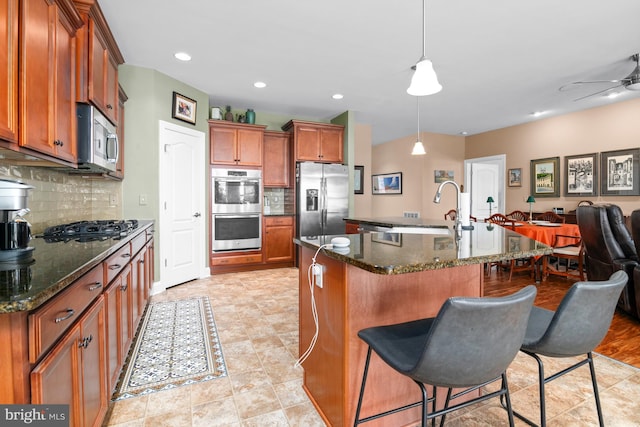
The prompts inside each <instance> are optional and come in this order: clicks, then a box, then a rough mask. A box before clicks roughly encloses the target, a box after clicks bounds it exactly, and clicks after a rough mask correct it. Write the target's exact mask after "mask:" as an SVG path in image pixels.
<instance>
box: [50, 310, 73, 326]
mask: <svg viewBox="0 0 640 427" xmlns="http://www.w3.org/2000/svg"><path fill="white" fill-rule="evenodd" d="M65 312H66V313H67V315H66V316H62V317H56V320H55V322H56V323H60V322H64V321H65V320H67V319H70V318H71V317H73V315H74V314H76V311H75V310H74V309H73V308H67V309H66V310H65Z"/></svg>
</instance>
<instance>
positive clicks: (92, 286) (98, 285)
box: [89, 282, 102, 291]
mask: <svg viewBox="0 0 640 427" xmlns="http://www.w3.org/2000/svg"><path fill="white" fill-rule="evenodd" d="M101 287H102V283H100V282H96V283H94V284H93V285H91V286H89V290H90V291H95V290H96V289H100V288H101Z"/></svg>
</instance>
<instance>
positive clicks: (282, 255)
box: [263, 216, 294, 263]
mask: <svg viewBox="0 0 640 427" xmlns="http://www.w3.org/2000/svg"><path fill="white" fill-rule="evenodd" d="M293 227H294V224H293V216H265V217H264V244H263V248H264V261H265V262H266V263H274V262H293V236H294V228H293Z"/></svg>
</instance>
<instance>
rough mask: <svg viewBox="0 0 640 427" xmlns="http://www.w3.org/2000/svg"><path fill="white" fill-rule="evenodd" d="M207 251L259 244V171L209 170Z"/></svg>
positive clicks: (260, 234)
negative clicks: (208, 240) (209, 217)
mask: <svg viewBox="0 0 640 427" xmlns="http://www.w3.org/2000/svg"><path fill="white" fill-rule="evenodd" d="M211 176H212V182H211V191H212V195H211V212H212V218H211V250H212V251H213V252H219V251H242V250H258V249H260V248H261V247H262V195H261V194H262V171H260V170H256V169H221V168H214V169H212V171H211Z"/></svg>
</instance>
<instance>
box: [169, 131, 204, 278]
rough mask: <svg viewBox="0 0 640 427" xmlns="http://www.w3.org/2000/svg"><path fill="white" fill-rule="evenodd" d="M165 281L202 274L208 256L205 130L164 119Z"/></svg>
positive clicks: (195, 276)
mask: <svg viewBox="0 0 640 427" xmlns="http://www.w3.org/2000/svg"><path fill="white" fill-rule="evenodd" d="M159 139H160V203H161V205H160V227H159V228H160V242H159V243H160V281H161V285H162V287H164V288H168V287H170V286H174V285H178V284H180V283H184V282H188V281H189V280H193V279H197V278H199V277H200V276H201V274H200V273H201V271H202V270H203V267H202V266H203V264H204V260H205V259H206V255H205V254H206V247H205V245H206V239H205V218H206V212H205V199H206V198H205V191H204V185H205V169H204V166H205V165H204V144H205V135H204V133H202V132H200V131H196V130H193V129H188V128H185V127H182V126H178V125H175V124H172V123H168V122H163V121H160V138H159Z"/></svg>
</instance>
